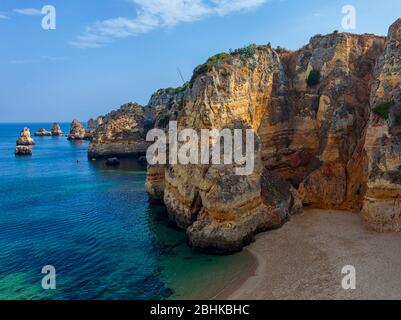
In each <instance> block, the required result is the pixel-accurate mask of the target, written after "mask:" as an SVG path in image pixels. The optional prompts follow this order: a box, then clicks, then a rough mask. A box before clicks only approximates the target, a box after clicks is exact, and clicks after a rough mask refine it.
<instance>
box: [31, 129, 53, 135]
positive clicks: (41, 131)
mask: <svg viewBox="0 0 401 320" xmlns="http://www.w3.org/2000/svg"><path fill="white" fill-rule="evenodd" d="M51 136H52V133H51V132H49V131H47V130H46V129H45V128H40V129H39V130H38V131H36V132H35V137H51Z"/></svg>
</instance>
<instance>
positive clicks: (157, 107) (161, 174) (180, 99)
mask: <svg viewBox="0 0 401 320" xmlns="http://www.w3.org/2000/svg"><path fill="white" fill-rule="evenodd" d="M187 88H188V86H187V85H185V86H183V87H181V88H177V89H173V88H168V89H160V90H158V91H157V92H156V93H155V94H153V95H152V97H151V98H150V101H149V104H148V110H149V111H150V113H151V116H150V119H152V120H151V123H153V125H152V126H153V127H155V128H157V129H162V130H164V131H165V132H166V133H167V127H168V124H169V122H170V121H176V120H177V118H178V116H179V115H180V113H181V112H182V109H183V105H184V95H185V91H186V90H187ZM167 148H168V146H167ZM165 171H166V166H164V165H149V166H148V174H147V179H146V190H147V191H148V194H149V198H150V201H151V202H152V203H163V199H164V181H165Z"/></svg>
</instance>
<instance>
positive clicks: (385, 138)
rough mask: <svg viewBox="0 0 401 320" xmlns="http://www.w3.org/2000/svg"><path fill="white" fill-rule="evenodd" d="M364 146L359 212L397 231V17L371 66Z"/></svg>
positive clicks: (400, 92)
mask: <svg viewBox="0 0 401 320" xmlns="http://www.w3.org/2000/svg"><path fill="white" fill-rule="evenodd" d="M370 104H371V106H372V108H373V112H372V113H371V116H370V121H369V125H368V128H367V133H366V142H365V149H366V153H367V160H368V182H367V192H366V195H365V197H364V202H363V211H362V212H363V215H364V217H365V218H366V220H367V222H368V223H369V225H370V226H371V227H372V228H374V229H375V230H377V231H386V230H395V231H401V130H400V129H401V19H398V20H397V21H396V22H395V23H394V24H393V25H392V26H391V27H390V31H389V35H388V38H387V43H386V48H385V50H384V54H383V56H381V57H380V59H379V60H378V63H377V65H376V69H375V81H374V83H373V86H372V95H371V103H370Z"/></svg>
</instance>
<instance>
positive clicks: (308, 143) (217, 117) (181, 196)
mask: <svg viewBox="0 0 401 320" xmlns="http://www.w3.org/2000/svg"><path fill="white" fill-rule="evenodd" d="M400 21H401V20H398V21H397V22H396V23H395V24H394V25H393V26H392V27H391V28H390V32H389V36H388V38H385V37H378V36H374V35H352V34H347V33H334V34H330V35H327V36H316V37H313V38H312V39H311V41H310V43H309V44H308V45H306V46H305V47H303V48H302V49H300V50H298V51H294V52H289V51H286V52H280V54H278V53H277V52H276V51H274V50H272V49H271V48H270V47H268V46H265V47H253V48H251V49H249V48H248V49H247V50H245V51H241V50H240V51H238V52H239V53H238V52H237V53H235V54H230V55H226V54H222V55H218V56H215V57H212V58H211V59H209V60H208V62H207V63H206V64H204V65H202V66H200V67H198V68H197V69H196V70H195V76H194V77H193V79H192V80H191V83H190V84H189V85H188V86H187V87H186V88H184V89H183V91H180V92H181V94H182V95H181V96H180V99H181V105H182V108H181V109H179V111H178V112H175V113H174V114H175V116H176V118H174V119H177V121H178V129H179V130H180V129H185V128H192V129H195V130H196V131H198V132H199V131H200V130H201V129H217V130H221V129H224V128H229V129H233V128H252V129H253V130H254V131H255V132H256V133H257V134H256V141H255V154H254V155H255V170H254V171H253V173H252V174H251V175H249V176H238V175H236V174H235V169H236V167H235V165H167V166H153V167H150V168H149V171H148V181H147V188H148V190H149V192H150V194H151V197H152V199H153V200H159V201H162V202H163V203H164V204H165V205H166V207H167V210H168V213H169V216H170V218H171V219H172V220H173V221H175V222H176V223H177V225H178V226H180V227H182V228H184V229H186V230H187V235H188V238H189V242H190V243H191V244H192V246H193V247H194V248H195V249H197V250H208V251H214V252H224V253H229V252H233V251H237V250H240V249H241V248H242V247H243V246H244V245H246V244H247V243H248V242H249V241H251V240H252V238H253V235H254V234H256V233H258V232H260V231H263V230H268V229H272V228H276V227H279V226H280V225H282V224H283V223H284V222H285V221H286V220H287V219H288V218H289V217H290V216H291V214H292V213H294V212H296V211H298V210H302V206H303V205H305V206H314V207H318V208H329V209H346V210H353V211H360V210H361V209H362V207H363V213H364V216H365V217H366V219H367V220H368V222H370V224H371V225H372V226H373V227H374V228H375V229H377V230H388V229H391V230H401V202H400V201H399V199H400V195H401V173H400V170H401V141H400V139H401V138H400V137H401V95H400V92H401V89H400V88H401V87H400V83H401V80H400V76H401V70H400V69H401V61H400V57H401V52H400V50H401V49H400V33H401V31H400V25H401V22H400ZM312 75H313V77H312ZM316 75H317V76H316ZM387 102H388V103H387ZM389 102H391V103H389ZM383 103H384V105H383ZM386 103H387V104H386ZM386 108H387V109H386ZM383 109H384V111H385V112H384V116H385V118H386V119H383V118H382V117H383ZM378 114H381V116H379V115H378Z"/></svg>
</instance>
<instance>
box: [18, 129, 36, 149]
mask: <svg viewBox="0 0 401 320" xmlns="http://www.w3.org/2000/svg"><path fill="white" fill-rule="evenodd" d="M33 145H35V141H34V140H33V139H32V138H31V132H30V131H29V129H28V128H24V129H23V130H22V131H21V133H20V137H19V138H18V140H17V146H33Z"/></svg>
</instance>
